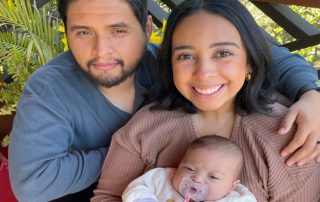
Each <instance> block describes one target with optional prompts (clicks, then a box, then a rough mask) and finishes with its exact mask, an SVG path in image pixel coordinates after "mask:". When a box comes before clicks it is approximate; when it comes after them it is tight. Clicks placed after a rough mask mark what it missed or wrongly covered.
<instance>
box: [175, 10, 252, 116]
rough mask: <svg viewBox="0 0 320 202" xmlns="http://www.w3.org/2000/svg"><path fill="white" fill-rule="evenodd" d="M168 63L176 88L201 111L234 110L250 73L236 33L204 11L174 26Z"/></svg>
mask: <svg viewBox="0 0 320 202" xmlns="http://www.w3.org/2000/svg"><path fill="white" fill-rule="evenodd" d="M171 62H172V68H173V79H174V84H175V86H176V88H177V89H178V90H179V92H180V93H181V94H182V95H183V96H184V97H186V99H188V100H189V101H191V102H192V103H193V104H194V105H195V106H196V107H197V108H198V109H199V110H200V111H214V110H217V109H220V108H221V107H222V106H224V107H233V106H234V98H235V95H236V94H237V93H238V92H239V90H240V89H241V87H242V86H243V84H244V81H245V76H246V74H247V73H248V71H249V66H248V64H247V54H246V49H245V47H244V45H243V43H242V40H241V37H240V34H239V32H238V30H237V29H236V28H235V27H234V25H233V24H232V23H231V22H229V21H228V20H227V19H225V18H223V17H221V16H218V15H215V14H210V13H207V12H203V11H200V12H197V13H195V14H193V15H191V16H188V17H186V18H185V19H184V20H183V21H181V23H180V24H179V25H178V26H177V27H176V29H175V31H174V32H173V36H172V58H171Z"/></svg>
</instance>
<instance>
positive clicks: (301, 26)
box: [252, 1, 320, 39]
mask: <svg viewBox="0 0 320 202" xmlns="http://www.w3.org/2000/svg"><path fill="white" fill-rule="evenodd" d="M252 3H253V4H254V5H255V6H257V7H258V8H259V9H260V10H261V11H263V12H264V13H265V14H266V15H268V16H269V17H270V18H271V19H272V20H273V21H274V22H276V23H277V24H278V25H279V26H281V27H283V28H284V29H285V30H286V31H287V32H288V33H289V34H290V35H291V36H293V37H294V38H296V39H304V38H306V37H308V36H313V35H317V34H319V33H320V30H318V28H317V27H315V26H314V25H311V24H310V23H309V22H307V21H306V20H305V19H304V18H302V17H301V16H300V15H298V14H297V13H295V12H294V11H293V10H291V9H290V8H289V7H288V6H286V5H283V4H269V3H261V2H256V1H252Z"/></svg>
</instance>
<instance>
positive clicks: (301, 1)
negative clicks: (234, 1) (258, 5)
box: [253, 0, 320, 8]
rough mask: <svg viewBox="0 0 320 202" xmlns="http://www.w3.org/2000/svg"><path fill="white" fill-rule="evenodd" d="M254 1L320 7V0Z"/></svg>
mask: <svg viewBox="0 0 320 202" xmlns="http://www.w3.org/2000/svg"><path fill="white" fill-rule="evenodd" d="M253 1H260V2H266V3H276V4H288V5H297V6H305V7H315V8H320V1H319V0H253Z"/></svg>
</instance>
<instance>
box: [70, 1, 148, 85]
mask: <svg viewBox="0 0 320 202" xmlns="http://www.w3.org/2000/svg"><path fill="white" fill-rule="evenodd" d="M67 39H68V44H69V48H70V50H71V52H72V54H73V55H74V57H75V59H76V60H77V62H78V64H79V65H80V67H81V69H82V70H83V71H85V72H87V73H88V75H90V76H91V77H92V78H93V79H94V80H95V81H96V82H97V83H98V84H99V85H101V86H104V87H108V88H110V87H112V86H115V85H118V84H120V83H121V82H122V81H124V80H126V78H128V77H130V76H131V75H133V74H134V72H135V69H136V66H137V63H138V62H139V60H140V59H141V57H142V55H143V53H144V49H145V46H146V43H147V34H146V33H145V32H144V30H143V29H142V28H141V25H140V23H139V21H138V19H137V18H136V17H135V15H134V13H133V11H132V10H131V7H130V5H129V4H128V3H127V2H126V1H119V0H91V1H87V0H77V1H73V2H72V3H70V5H69V7H68V10H67Z"/></svg>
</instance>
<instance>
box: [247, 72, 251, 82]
mask: <svg viewBox="0 0 320 202" xmlns="http://www.w3.org/2000/svg"><path fill="white" fill-rule="evenodd" d="M250 80H251V74H250V73H248V74H247V75H246V81H250Z"/></svg>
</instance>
